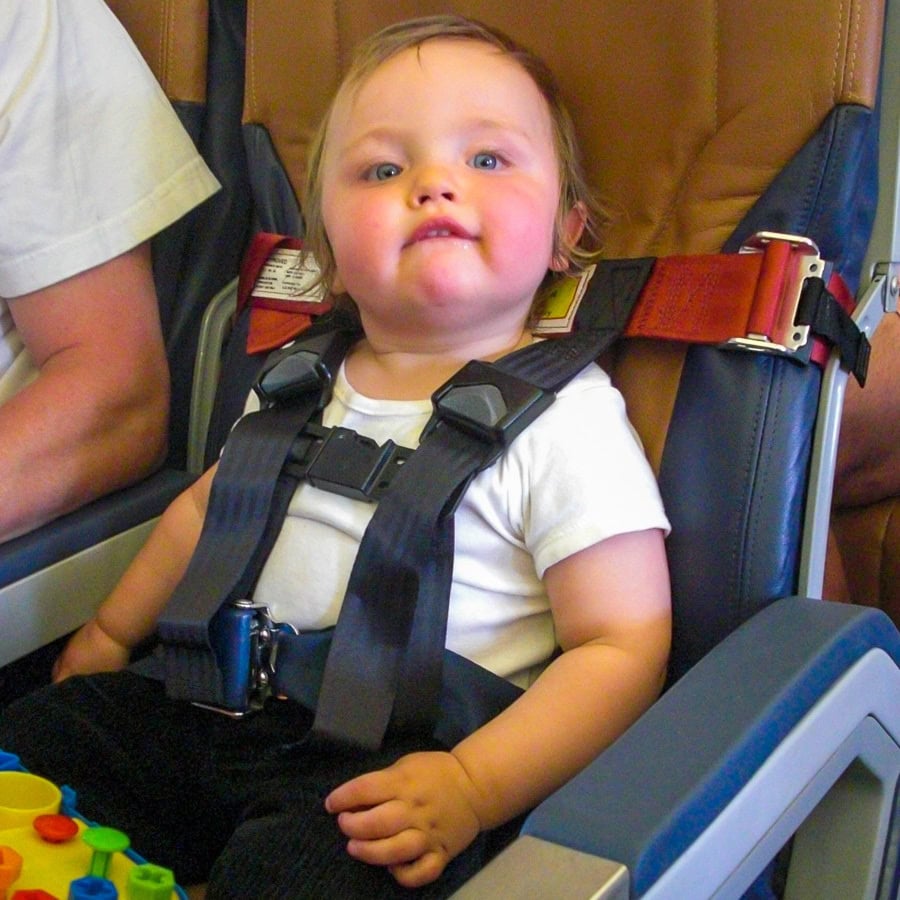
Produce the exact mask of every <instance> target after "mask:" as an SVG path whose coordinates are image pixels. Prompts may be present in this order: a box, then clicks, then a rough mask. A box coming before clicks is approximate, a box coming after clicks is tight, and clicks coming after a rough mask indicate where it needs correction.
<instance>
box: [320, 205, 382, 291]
mask: <svg viewBox="0 0 900 900" xmlns="http://www.w3.org/2000/svg"><path fill="white" fill-rule="evenodd" d="M325 230H326V233H327V234H328V240H329V242H330V243H331V248H332V252H333V253H334V259H335V262H336V264H337V269H338V274H339V276H340V279H341V282H342V284H343V286H344V288H345V289H346V290H347V291H348V292H349V293H350V294H353V293H354V289H355V288H356V289H358V288H357V287H356V286H357V284H358V283H359V282H360V280H362V282H363V283H367V282H368V281H370V280H372V279H375V280H377V279H378V277H379V273H380V270H381V269H382V268H383V267H384V266H385V265H386V263H387V261H388V258H389V249H390V237H391V234H392V228H391V220H390V215H389V213H388V210H387V209H384V208H382V205H381V204H374V203H365V204H363V203H352V204H351V203H347V204H344V205H343V207H342V209H341V211H340V213H339V214H338V215H334V216H332V217H331V222H329V219H326V221H325Z"/></svg>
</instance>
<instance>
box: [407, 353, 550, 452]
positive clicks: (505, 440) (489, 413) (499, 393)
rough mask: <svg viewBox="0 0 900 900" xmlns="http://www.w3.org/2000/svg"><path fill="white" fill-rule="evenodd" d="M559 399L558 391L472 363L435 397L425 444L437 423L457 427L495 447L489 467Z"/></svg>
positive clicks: (496, 369)
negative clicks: (557, 397) (556, 392)
mask: <svg viewBox="0 0 900 900" xmlns="http://www.w3.org/2000/svg"><path fill="white" fill-rule="evenodd" d="M555 399H556V394H555V393H554V392H553V391H549V390H546V389H544V388H541V387H538V386H537V385H534V384H531V383H530V382H528V381H524V380H523V379H521V378H518V377H516V376H515V375H510V374H509V373H508V372H504V371H503V370H502V369H500V368H498V367H497V366H495V365H493V364H492V363H486V362H479V361H477V360H473V361H471V362H469V363H467V364H466V365H465V366H463V368H462V369H460V370H459V371H458V372H457V373H456V374H455V375H454V376H453V377H452V378H451V379H450V380H449V381H447V382H446V383H445V384H443V385H442V386H441V387H439V388H438V389H437V390H436V391H435V392H434V394H433V395H432V397H431V403H432V406H433V407H434V413H433V414H432V416H431V419H429V421H428V424H427V425H426V426H425V428H424V430H423V431H422V440H425V438H426V437H427V436H428V435H429V434H431V432H432V431H434V429H435V428H437V427H438V425H441V424H443V425H450V426H453V427H455V428H458V429H459V430H460V431H463V432H465V433H466V434H470V435H473V436H474V437H476V438H480V439H481V440H483V441H485V442H487V443H489V444H492V445H493V446H494V447H495V448H496V453H495V454H494V455H493V456H492V457H491V458H490V460H489V461H488V462H487V463H486V464H485V465H490V464H491V463H492V462H494V461H495V460H496V459H497V457H499V456H500V454H502V453H503V451H504V450H505V449H506V448H507V447H508V446H509V445H510V444H511V443H512V441H513V440H515V438H516V437H518V435H519V434H520V433H521V432H522V431H523V430H524V429H525V428H527V427H528V425H530V424H531V423H532V422H533V421H534V420H535V419H536V418H537V417H538V416H539V415H540V414H541V413H542V412H543V411H544V410H545V409H547V407H548V406H550V404H551V403H553V401H554V400H555Z"/></svg>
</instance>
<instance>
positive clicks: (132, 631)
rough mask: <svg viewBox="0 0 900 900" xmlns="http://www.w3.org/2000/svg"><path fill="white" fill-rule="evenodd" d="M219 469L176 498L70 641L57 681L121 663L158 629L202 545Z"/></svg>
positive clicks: (60, 661) (57, 670)
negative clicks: (211, 492)
mask: <svg viewBox="0 0 900 900" xmlns="http://www.w3.org/2000/svg"><path fill="white" fill-rule="evenodd" d="M214 473H215V467H213V468H211V469H209V470H208V471H207V472H206V473H205V474H204V475H202V476H201V477H200V478H199V479H198V480H197V481H195V482H194V483H193V484H192V485H191V486H190V487H189V488H188V489H187V490H186V491H184V492H183V493H182V494H180V495H179V496H178V497H176V498H175V500H173V501H172V503H171V504H170V505H169V507H168V508H167V509H166V511H165V512H164V513H163V515H162V517H161V518H160V520H159V522H158V523H157V525H156V527H155V528H154V529H153V531H152V532H151V533H150V537H149V538H148V539H147V543H146V544H144V546H143V547H142V548H141V549H140V551H139V552H138V554H137V556H135V558H134V560H132V562H131V565H130V566H129V567H128V568H127V569H126V570H125V573H124V574H123V575H122V577H121V579H120V580H119V583H118V584H117V585H116V586H115V587H114V588H113V590H112V593H111V594H110V595H109V596H108V597H107V598H106V600H104V601H103V603H102V604H101V605H100V608H99V609H98V610H97V613H96V615H95V616H94V618H92V619H91V620H90V621H89V622H87V623H86V624H85V625H84V626H83V627H82V628H80V629H79V630H78V631H77V632H76V633H75V635H73V637H72V639H71V640H70V641H69V643H68V644H67V645H66V648H65V650H64V651H63V652H62V654H61V655H60V657H59V659H58V660H57V661H56V665H55V666H54V669H53V677H54V680H55V681H61V680H62V679H63V678H67V677H68V676H69V675H76V674H87V673H88V672H103V671H111V670H115V669H120V668H122V667H123V666H125V665H126V664H127V662H128V657H129V654H130V651H131V648H132V647H134V646H136V645H137V644H139V643H140V642H141V641H142V640H143V639H144V638H146V637H148V636H149V635H150V634H151V633H152V632H153V629H154V628H155V626H156V619H157V617H158V616H159V614H160V612H161V611H162V609H163V607H164V606H165V604H166V602H167V601H168V599H169V597H170V596H171V594H172V591H173V590H174V589H175V585H176V584H178V581H179V580H180V579H181V577H182V575H183V574H184V571H185V569H186V568H187V564H188V562H189V560H190V558H191V554H192V553H193V552H194V548H195V547H196V545H197V540H198V538H199V537H200V529H201V527H202V525H203V517H204V515H205V513H206V505H207V502H208V500H209V486H210V482H211V481H212V477H213V474H214Z"/></svg>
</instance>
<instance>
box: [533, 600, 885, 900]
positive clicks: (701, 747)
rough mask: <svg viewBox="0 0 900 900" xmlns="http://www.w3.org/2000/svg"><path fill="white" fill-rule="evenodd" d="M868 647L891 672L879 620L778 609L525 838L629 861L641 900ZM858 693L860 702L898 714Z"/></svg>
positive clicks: (829, 607) (567, 791)
mask: <svg viewBox="0 0 900 900" xmlns="http://www.w3.org/2000/svg"><path fill="white" fill-rule="evenodd" d="M873 648H880V650H881V651H883V652H882V653H881V656H882V657H883V658H885V659H887V660H888V661H889V662H891V663H892V667H893V668H896V664H897V661H898V660H900V635H898V633H897V631H896V629H895V627H894V626H893V624H892V623H891V622H890V620H889V619H888V618H887V617H886V616H885V615H884V614H882V613H881V612H879V611H877V610H872V609H866V608H860V607H853V606H848V605H843V604H830V603H824V602H822V601H818V600H807V599H802V598H788V599H784V600H781V601H779V602H777V603H775V604H773V605H772V606H770V607H768V608H767V609H765V610H763V611H762V612H761V613H759V614H758V615H757V616H755V617H754V618H753V619H751V620H750V621H749V622H747V623H745V625H743V626H742V627H740V628H738V629H737V630H736V631H735V632H734V633H732V635H730V636H729V637H728V638H727V639H726V640H725V641H723V642H722V643H721V644H720V645H719V646H718V647H716V648H715V649H714V650H713V651H712V652H711V653H709V654H708V655H707V656H706V657H705V658H704V659H703V660H702V661H701V662H700V663H698V664H697V666H695V667H694V668H693V669H692V670H691V671H690V672H688V673H687V674H686V675H685V676H684V677H683V678H682V679H681V680H680V681H679V682H678V683H676V684H675V685H674V686H673V687H672V688H671V689H670V690H669V691H668V692H667V693H666V694H665V695H664V696H663V697H662V698H661V699H660V700H659V701H658V702H657V703H656V704H655V705H654V707H653V708H652V709H651V710H649V711H648V713H647V714H645V715H644V716H643V717H642V718H641V719H640V720H639V721H638V722H637V723H636V724H635V725H634V726H633V727H632V728H631V729H629V731H628V732H627V733H626V734H625V735H623V736H622V738H621V739H620V740H619V741H617V742H616V743H615V744H614V745H613V746H612V747H610V748H609V749H608V750H607V751H606V752H605V753H603V754H602V755H601V756H600V757H598V759H597V760H595V761H594V763H592V764H591V765H590V766H588V767H587V768H586V769H585V770H584V771H583V772H582V773H580V774H579V775H578V776H577V777H576V778H574V779H573V780H572V781H571V782H570V783H569V784H567V785H566V786H564V787H563V788H562V789H561V790H560V791H558V792H557V793H556V794H554V795H553V796H552V797H550V798H549V799H548V800H547V801H545V802H544V803H543V804H541V806H539V807H538V808H537V809H536V810H535V811H534V812H533V813H532V815H531V816H530V817H529V818H528V820H527V821H526V824H525V827H524V829H523V833H524V834H527V835H530V836H533V837H535V838H539V839H542V840H544V841H548V842H551V843H554V844H559V845H563V846H565V847H568V848H571V849H574V850H577V851H580V852H584V853H589V854H592V855H594V856H599V857H605V858H607V859H610V860H616V861H617V862H620V863H623V864H624V865H626V866H627V867H628V869H629V871H630V875H631V890H632V895H636V896H640V895H641V894H643V893H645V892H646V891H647V890H648V889H649V888H651V887H652V886H653V885H654V884H655V883H656V882H657V880H658V879H660V878H661V876H663V874H664V873H666V872H667V870H669V869H670V867H671V866H672V864H673V863H674V862H675V861H676V860H677V859H678V858H679V857H681V856H682V855H683V854H684V853H685V852H686V851H687V850H688V849H689V848H690V847H691V845H692V844H694V843H695V842H696V841H697V840H698V838H699V837H700V836H701V835H702V834H703V832H704V831H705V830H706V829H707V828H708V826H710V824H711V823H712V822H713V820H714V819H716V817H717V816H719V815H720V813H722V811H723V810H724V809H725V808H726V806H727V805H728V804H729V803H730V802H731V801H732V800H734V798H735V797H736V796H737V795H738V793H739V792H740V791H741V789H742V788H744V787H745V786H746V785H747V784H748V782H749V781H750V780H751V779H752V778H753V776H754V775H755V774H756V773H757V772H758V771H759V770H760V768H761V767H762V766H763V763H764V762H765V761H766V760H767V759H768V758H769V757H771V756H772V754H773V753H774V752H775V751H776V750H777V748H778V747H779V745H780V744H782V742H783V741H784V740H785V738H786V737H787V736H788V735H789V733H790V732H791V731H792V730H793V729H794V728H795V726H797V725H798V723H799V722H800V721H801V719H803V718H804V716H806V715H807V713H809V711H810V710H811V709H812V708H813V706H814V705H815V704H816V703H817V701H819V700H820V698H822V697H823V696H824V695H825V694H826V693H827V692H828V691H829V689H830V688H831V687H832V686H833V685H834V684H835V683H836V682H837V681H838V680H839V679H840V678H841V677H842V676H843V675H844V674H845V673H847V672H848V670H849V669H851V667H852V666H853V665H854V664H856V663H857V662H859V661H860V660H862V659H863V657H865V656H866V654H867V653H868V652H869V651H871V650H872V649H873ZM861 693H862V694H864V695H865V693H866V692H860V691H859V690H858V689H857V690H856V695H857V699H859V700H860V701H861V702H863V703H865V702H866V700H871V702H873V703H878V702H881V703H884V702H888V703H892V704H893V705H894V706H897V705H900V701H897V700H893V699H888V700H887V701H885V698H884V697H881V699H880V700H879V699H878V697H876V694H877V692H875V691H873V692H872V693H871V694H870V695H869V697H866V696H863V697H859V695H860V694H861ZM894 696H896V695H894ZM898 727H900V725H898ZM775 849H776V850H777V847H776V848H775ZM760 868H761V866H760ZM523 877H526V874H523ZM696 896H700V895H699V894H696Z"/></svg>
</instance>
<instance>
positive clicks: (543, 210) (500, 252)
mask: <svg viewBox="0 0 900 900" xmlns="http://www.w3.org/2000/svg"><path fill="white" fill-rule="evenodd" d="M487 210H488V212H487V216H488V217H489V219H490V225H489V228H488V230H487V231H488V233H491V234H494V235H495V240H493V241H491V243H490V246H489V253H490V255H491V262H492V263H493V264H494V265H497V266H500V267H502V268H503V269H506V270H509V269H511V270H512V272H513V273H514V274H518V275H520V276H521V277H522V278H534V277H535V273H538V275H539V277H538V281H540V279H541V278H543V276H544V273H545V272H546V270H547V269H548V268H549V267H550V262H551V258H552V256H553V234H554V220H555V215H556V208H555V207H552V208H550V207H548V206H547V205H546V203H542V202H540V201H539V200H534V199H532V198H522V197H521V196H510V197H501V198H497V199H495V200H494V202H492V203H491V204H490V205H489V206H488V207H487Z"/></svg>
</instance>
